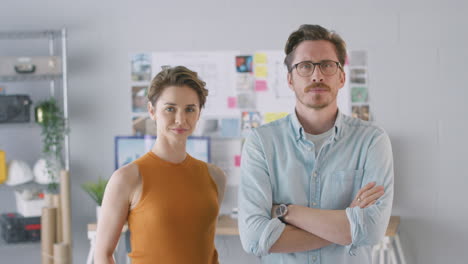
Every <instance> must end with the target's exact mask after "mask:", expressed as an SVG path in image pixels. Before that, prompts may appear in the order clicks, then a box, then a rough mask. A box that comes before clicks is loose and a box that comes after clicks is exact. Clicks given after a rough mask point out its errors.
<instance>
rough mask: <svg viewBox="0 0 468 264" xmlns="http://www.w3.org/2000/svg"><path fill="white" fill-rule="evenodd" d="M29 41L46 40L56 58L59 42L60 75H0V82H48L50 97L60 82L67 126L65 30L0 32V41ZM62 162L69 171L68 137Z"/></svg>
mask: <svg viewBox="0 0 468 264" xmlns="http://www.w3.org/2000/svg"><path fill="white" fill-rule="evenodd" d="M30 39H46V40H47V41H48V44H49V45H48V46H49V52H48V55H49V56H56V55H57V54H56V53H57V51H56V42H57V40H59V41H60V48H61V49H60V54H59V55H60V57H61V59H62V74H52V75H51V74H45V75H7V76H5V75H0V82H5V83H6V82H34V81H49V83H50V92H49V93H50V96H51V97H55V96H56V91H55V87H56V84H57V82H61V86H62V105H63V109H62V110H63V115H64V117H65V119H66V120H67V125H68V78H67V30H66V29H65V28H63V29H61V30H44V31H5V32H0V41H8V40H21V41H27V40H30ZM63 150H64V162H65V169H66V170H67V171H69V170H70V140H69V136H68V135H65V138H64V148H63Z"/></svg>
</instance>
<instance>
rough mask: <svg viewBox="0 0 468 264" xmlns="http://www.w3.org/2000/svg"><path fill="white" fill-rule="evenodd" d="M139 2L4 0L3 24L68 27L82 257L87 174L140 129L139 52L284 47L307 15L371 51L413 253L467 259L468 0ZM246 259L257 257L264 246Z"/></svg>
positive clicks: (88, 214)
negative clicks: (135, 76)
mask: <svg viewBox="0 0 468 264" xmlns="http://www.w3.org/2000/svg"><path fill="white" fill-rule="evenodd" d="M131 3H132V4H130V1H125V2H124V1H108V0H107V1H73V2H72V1H63V0H61V1H59V0H44V1H18V0H16V1H13V0H2V2H1V4H0V30H12V29H43V28H60V27H62V26H65V27H67V28H68V29H69V55H70V57H69V63H70V67H69V70H70V79H69V81H70V83H69V86H70V92H69V97H70V122H71V131H72V132H71V158H72V160H71V170H72V177H73V178H72V183H73V186H72V206H73V208H72V209H73V212H72V214H73V227H74V228H73V231H74V263H84V261H85V257H86V254H87V250H88V248H87V247H88V242H87V239H86V224H87V223H88V222H90V221H93V220H94V209H93V208H94V207H93V206H94V205H93V203H92V202H91V200H90V199H88V197H87V196H86V194H85V193H84V192H83V191H82V190H81V189H80V184H81V183H82V182H84V181H86V180H90V179H95V178H97V177H98V176H103V177H108V176H110V174H111V173H112V171H113V167H114V163H113V137H114V135H121V134H128V133H130V131H131V123H130V119H131V116H130V107H131V106H130V100H129V98H130V87H128V83H129V65H128V63H129V62H128V54H129V53H131V52H139V51H207V50H208V51H209V50H240V51H242V52H246V53H247V52H251V51H255V50H259V49H282V48H283V46H284V43H285V41H286V39H287V36H288V35H289V33H290V32H292V31H293V30H294V29H296V28H297V27H298V26H299V25H300V24H303V23H317V24H322V25H324V26H326V27H328V28H332V29H335V30H336V31H338V32H339V33H340V34H341V35H342V36H343V37H344V39H345V40H346V41H347V43H348V46H349V48H350V49H354V50H358V49H364V50H368V56H369V67H370V69H369V78H370V96H371V100H372V101H371V107H372V109H373V111H374V113H375V116H376V119H377V122H378V123H379V124H380V125H381V126H383V127H384V128H385V129H386V130H387V132H388V133H389V134H390V137H391V139H392V144H393V149H394V157H395V173H396V174H395V184H396V186H395V203H394V214H395V215H400V216H401V240H402V243H403V246H404V250H405V251H406V255H407V258H408V263H462V262H464V261H466V259H467V258H468V251H467V250H465V247H466V245H468V229H467V228H466V223H467V222H468V205H467V199H466V198H465V197H464V196H463V193H464V191H465V189H466V187H467V186H468V177H467V176H468V169H467V168H466V164H468V139H467V137H466V135H467V134H468V123H467V118H466V115H467V114H468V104H466V103H465V101H466V99H467V98H468V89H467V88H468V87H467V83H468V74H466V70H465V69H466V66H465V63H466V59H467V58H468V50H467V49H466V47H467V46H468V34H467V33H466V26H467V24H468V18H467V16H466V13H467V11H468V4H467V3H466V2H465V1H442V0H429V1H411V2H410V1H383V0H374V1H371V0H369V1H364V0H362V1H336V0H335V1H312V0H308V1H305V0H298V1H279V0H274V1H272V0H270V1H264V0H262V1H246V0H239V1H215V0H210V1H207V0H204V1H172V2H170V1H141V0H140V1H131ZM2 140H3V139H2ZM217 243H218V245H219V249H220V254H221V260H222V261H223V263H238V261H239V257H237V256H238V255H239V254H242V251H241V247H240V245H239V244H238V240H236V239H234V238H226V239H223V238H218V239H217ZM228 251H229V252H228ZM240 258H242V261H243V262H244V263H256V261H255V258H253V257H247V256H245V255H241V257H240ZM464 259H465V260H464Z"/></svg>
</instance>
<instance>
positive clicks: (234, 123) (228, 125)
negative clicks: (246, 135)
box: [221, 118, 240, 138]
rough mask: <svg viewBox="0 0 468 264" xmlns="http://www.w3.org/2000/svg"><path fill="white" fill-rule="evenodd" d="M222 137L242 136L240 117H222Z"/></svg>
mask: <svg viewBox="0 0 468 264" xmlns="http://www.w3.org/2000/svg"><path fill="white" fill-rule="evenodd" d="M221 137H227V138H233V137H240V119H239V118H223V119H221Z"/></svg>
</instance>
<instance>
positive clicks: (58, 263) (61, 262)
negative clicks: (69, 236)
mask: <svg viewBox="0 0 468 264" xmlns="http://www.w3.org/2000/svg"><path fill="white" fill-rule="evenodd" d="M69 251H70V250H69V248H68V244H66V243H55V244H54V264H68V263H69V262H68V260H69V256H68V253H69Z"/></svg>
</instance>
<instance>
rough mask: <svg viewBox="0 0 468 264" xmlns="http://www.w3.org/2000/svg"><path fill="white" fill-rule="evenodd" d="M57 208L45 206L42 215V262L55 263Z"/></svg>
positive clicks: (44, 263) (45, 263) (43, 263)
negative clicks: (53, 257)
mask: <svg viewBox="0 0 468 264" xmlns="http://www.w3.org/2000/svg"><path fill="white" fill-rule="evenodd" d="M56 216H57V208H54V207H43V208H42V216H41V251H42V254H41V258H42V262H41V263H42V264H53V259H52V256H53V246H54V243H55V225H56V223H55V221H56Z"/></svg>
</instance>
